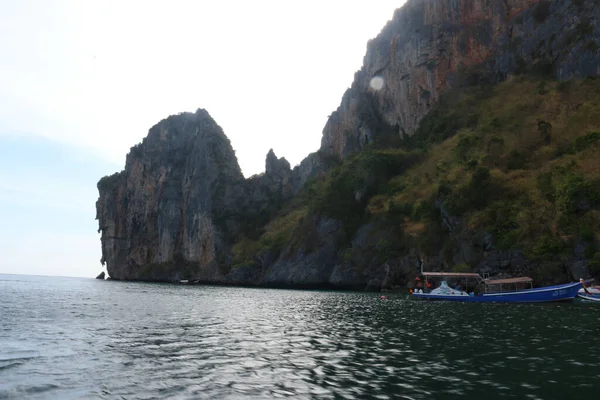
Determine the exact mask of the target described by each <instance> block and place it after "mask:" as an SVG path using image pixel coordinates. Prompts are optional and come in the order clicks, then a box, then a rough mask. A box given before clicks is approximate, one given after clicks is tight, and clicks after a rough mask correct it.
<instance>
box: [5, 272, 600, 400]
mask: <svg viewBox="0 0 600 400" xmlns="http://www.w3.org/2000/svg"><path fill="white" fill-rule="evenodd" d="M381 296H382V294H381V293H365V292H337V291H308V290H277V289H254V288H236V287H222V286H187V285H173V284H150V283H134V282H118V281H101V280H95V279H86V278H64V277H41V276H24V275H0V399H275V398H294V399H455V398H456V399H459V398H460V399H500V398H502V399H505V398H506V399H510V398H514V399H575V398H581V399H583V398H589V399H600V307H598V305H597V304H586V303H571V304H544V305H502V304H452V303H443V302H419V301H415V300H410V299H408V298H407V295H406V294H405V293H396V294H395V293H385V294H384V296H385V298H382V297H381Z"/></svg>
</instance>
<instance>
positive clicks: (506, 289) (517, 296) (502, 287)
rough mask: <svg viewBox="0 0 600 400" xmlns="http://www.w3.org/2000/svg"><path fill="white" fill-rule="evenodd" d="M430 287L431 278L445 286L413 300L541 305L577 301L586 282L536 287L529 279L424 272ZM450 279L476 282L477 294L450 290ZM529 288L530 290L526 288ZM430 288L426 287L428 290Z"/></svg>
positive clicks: (415, 295) (423, 292)
mask: <svg viewBox="0 0 600 400" xmlns="http://www.w3.org/2000/svg"><path fill="white" fill-rule="evenodd" d="M421 275H423V276H424V277H425V280H426V283H427V281H428V280H429V279H430V278H441V279H442V282H441V285H440V286H439V287H437V288H435V289H433V290H431V291H429V290H428V289H427V288H425V290H423V289H417V290H414V291H413V293H412V297H413V298H415V299H422V300H443V301H458V302H466V303H541V302H556V301H571V300H573V299H574V298H575V297H576V296H577V294H578V292H579V289H581V288H582V282H581V281H580V282H571V283H565V284H562V285H554V286H544V287H539V288H534V287H533V279H531V278H530V277H527V276H523V277H518V278H508V279H489V278H488V279H484V278H483V277H482V276H481V275H479V274H477V273H458V272H457V273H455V272H423V271H421ZM448 278H458V279H465V280H469V279H474V280H475V282H476V283H477V285H476V289H480V290H479V291H478V293H477V294H475V293H474V292H466V291H463V290H461V288H460V287H456V288H454V289H453V288H451V287H450V286H448V283H447V279H448ZM526 286H529V287H526ZM425 287H426V286H425Z"/></svg>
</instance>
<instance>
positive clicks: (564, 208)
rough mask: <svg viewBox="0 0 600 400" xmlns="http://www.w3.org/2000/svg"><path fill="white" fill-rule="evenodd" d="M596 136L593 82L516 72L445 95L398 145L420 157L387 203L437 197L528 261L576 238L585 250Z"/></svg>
mask: <svg viewBox="0 0 600 400" xmlns="http://www.w3.org/2000/svg"><path fill="white" fill-rule="evenodd" d="M450 99H452V100H451V101H450ZM599 132H600V81H598V80H589V79H588V80H579V81H571V82H549V81H545V80H540V79H533V78H530V77H518V78H515V79H513V80H511V81H508V82H504V83H502V84H500V85H497V86H494V87H485V88H478V89H471V90H466V91H463V92H462V93H461V94H448V96H447V98H446V100H445V101H442V102H440V105H439V106H438V107H437V109H436V110H435V111H434V112H432V113H431V114H430V115H428V116H427V117H426V118H425V119H424V121H423V123H422V125H421V128H420V130H419V132H418V133H417V134H416V135H415V136H414V137H413V138H411V140H410V142H408V141H407V143H406V144H405V145H407V146H409V147H421V148H424V149H425V150H426V152H427V157H426V159H425V161H424V162H423V163H421V164H419V165H417V166H415V167H413V168H411V169H409V170H408V171H406V172H405V173H404V174H403V175H401V176H399V177H396V178H395V180H397V181H398V183H399V184H400V183H401V187H402V190H398V191H396V192H395V193H392V194H389V195H388V196H386V198H385V202H387V207H388V208H389V207H401V208H407V207H409V206H410V205H412V206H413V207H414V206H415V204H416V202H415V199H420V201H429V202H431V201H433V200H436V199H439V200H441V201H443V206H444V208H445V209H446V211H447V212H448V213H449V214H451V215H454V216H459V217H461V219H462V220H463V221H464V222H465V223H466V225H467V228H468V229H470V230H476V229H481V228H483V229H486V230H488V231H490V232H492V233H493V234H494V235H495V237H496V246H497V247H499V248H519V249H522V250H525V253H526V255H527V256H529V257H531V258H537V259H545V258H551V257H552V256H554V255H557V254H560V253H563V252H572V249H573V247H574V241H575V240H583V241H585V242H587V243H588V245H589V246H588V248H589V249H590V250H589V251H590V252H592V250H591V249H593V248H594V246H593V242H594V241H596V242H598V240H600V238H598V237H596V236H597V235H598V232H600V212H599V211H598V205H600V162H598V158H597V157H598V155H599V154H600V153H599V150H600V140H599V139H600V133H599ZM379 201H380V202H382V200H381V199H379ZM411 219H414V218H411ZM592 254H593V253H592Z"/></svg>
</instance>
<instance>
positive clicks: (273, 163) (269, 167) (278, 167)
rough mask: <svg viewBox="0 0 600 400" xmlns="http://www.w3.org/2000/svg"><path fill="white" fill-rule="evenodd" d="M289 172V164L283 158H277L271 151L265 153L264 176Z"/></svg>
mask: <svg viewBox="0 0 600 400" xmlns="http://www.w3.org/2000/svg"><path fill="white" fill-rule="evenodd" d="M290 170H291V167H290V163H289V162H288V160H286V159H285V157H281V158H277V156H276V155H275V152H274V151H273V149H270V150H269V152H268V153H267V159H266V161H265V173H266V174H279V173H281V172H289V171H290Z"/></svg>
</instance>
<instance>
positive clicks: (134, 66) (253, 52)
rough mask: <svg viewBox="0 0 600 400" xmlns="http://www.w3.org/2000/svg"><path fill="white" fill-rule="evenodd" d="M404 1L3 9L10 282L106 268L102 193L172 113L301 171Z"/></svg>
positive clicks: (0, 224) (239, 148)
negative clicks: (98, 214) (193, 117)
mask: <svg viewBox="0 0 600 400" xmlns="http://www.w3.org/2000/svg"><path fill="white" fill-rule="evenodd" d="M403 3H404V0H376V1H354V0H345V1H333V0H332V1H329V0H320V1H309V0H305V1H298V2H292V1H282V0H279V1H267V0H254V1H249V0H245V1H242V0H239V1H233V0H230V1H228V0H219V1H215V0H211V1H208V0H190V1H177V0H163V1H151V0H143V1H141V0H140V1H133V0H129V1H128V0H120V1H115V0H102V1H95V0H81V1H80V0H73V1H61V0H60V1H59V0H18V1H17V0H0V254H1V255H2V256H1V258H0V273H24V274H44V275H69V276H93V275H95V274H97V273H98V272H100V271H101V265H100V263H99V260H100V254H101V253H100V239H99V235H98V233H97V232H96V231H97V222H96V221H95V220H94V218H95V201H96V199H97V197H98V194H97V191H96V182H97V181H98V179H99V178H100V177H102V176H103V175H107V174H111V173H113V172H116V171H118V170H120V169H122V168H123V166H124V162H125V155H126V153H127V151H128V150H129V148H130V147H131V146H133V145H135V144H136V143H138V142H140V141H141V140H142V139H143V137H144V136H146V134H147V132H148V129H149V128H150V127H151V126H152V125H154V124H155V123H157V122H158V121H160V120H161V119H163V118H166V117H167V116H169V115H171V114H176V113H179V112H182V111H195V110H196V109H198V108H205V109H206V110H207V111H208V112H209V113H210V114H211V115H212V117H213V118H214V119H215V120H216V122H217V123H218V124H219V125H220V126H221V127H222V128H223V130H224V131H225V134H226V135H227V136H228V137H229V138H230V140H231V142H232V145H233V148H234V149H235V150H236V154H237V157H238V161H239V163H240V166H241V168H242V170H243V172H244V174H245V175H246V176H250V175H253V174H255V173H259V172H262V171H263V170H264V162H265V156H266V154H267V152H268V150H269V149H270V148H273V149H274V151H275V153H276V154H277V156H279V157H281V156H284V157H286V158H287V160H288V161H290V163H291V164H292V166H293V165H296V164H298V163H299V162H300V161H301V160H302V159H303V158H304V157H305V156H306V155H307V154H308V153H310V152H313V151H315V150H317V149H318V147H319V144H320V140H321V133H322V129H323V126H324V125H325V122H326V120H327V117H328V115H329V114H331V112H333V111H334V110H335V109H336V108H337V106H338V105H339V103H340V100H341V97H342V94H343V93H344V91H345V90H346V88H348V87H349V86H350V84H351V83H352V78H353V75H354V72H355V71H357V70H358V69H360V66H361V65H362V59H363V56H364V54H365V50H366V43H367V41H368V40H369V39H370V38H373V37H375V36H376V35H377V34H378V33H379V31H380V30H381V28H383V26H384V25H385V23H386V22H387V21H388V20H389V19H391V18H392V15H393V12H394V10H395V9H396V8H398V7H400V6H401V5H402V4H403Z"/></svg>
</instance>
